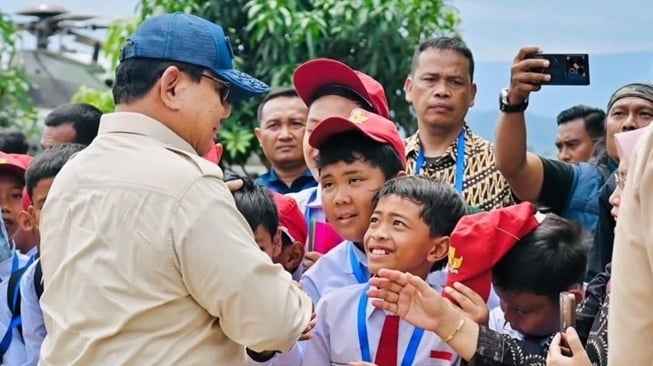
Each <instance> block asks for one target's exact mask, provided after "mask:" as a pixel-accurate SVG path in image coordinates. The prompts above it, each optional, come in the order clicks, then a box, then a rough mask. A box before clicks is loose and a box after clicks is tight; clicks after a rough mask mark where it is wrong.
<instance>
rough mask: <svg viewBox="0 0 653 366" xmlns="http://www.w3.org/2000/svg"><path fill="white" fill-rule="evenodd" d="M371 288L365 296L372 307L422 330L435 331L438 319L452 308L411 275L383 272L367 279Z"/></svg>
mask: <svg viewBox="0 0 653 366" xmlns="http://www.w3.org/2000/svg"><path fill="white" fill-rule="evenodd" d="M370 285H371V286H373V287H371V288H370V290H369V291H368V296H369V297H370V298H371V300H372V305H374V306H375V307H377V308H379V309H383V310H387V311H389V312H391V313H394V314H396V315H399V316H400V317H402V318H403V319H404V320H406V321H407V322H409V323H410V324H412V325H414V326H416V327H419V328H422V329H425V330H429V331H435V329H436V328H437V327H438V323H439V315H440V314H442V313H443V310H444V309H446V308H447V307H449V306H452V305H451V303H449V302H448V301H447V300H445V299H444V298H443V297H442V296H441V295H440V294H439V293H438V292H437V291H435V290H434V289H432V288H431V287H430V286H429V285H428V284H427V283H426V282H424V280H422V279H421V278H419V277H417V276H415V275H412V274H410V273H402V272H399V271H394V270H388V269H382V270H380V271H379V273H378V274H377V277H372V278H371V279H370ZM374 287H376V288H374Z"/></svg>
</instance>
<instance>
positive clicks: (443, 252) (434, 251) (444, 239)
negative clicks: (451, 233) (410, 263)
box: [427, 236, 450, 263]
mask: <svg viewBox="0 0 653 366" xmlns="http://www.w3.org/2000/svg"><path fill="white" fill-rule="evenodd" d="M449 241H450V239H449V237H448V236H439V237H437V238H432V239H431V243H432V245H433V246H432V247H431V251H429V254H428V257H427V258H428V261H429V262H431V263H436V262H439V261H441V260H442V259H445V258H447V256H448V255H449Z"/></svg>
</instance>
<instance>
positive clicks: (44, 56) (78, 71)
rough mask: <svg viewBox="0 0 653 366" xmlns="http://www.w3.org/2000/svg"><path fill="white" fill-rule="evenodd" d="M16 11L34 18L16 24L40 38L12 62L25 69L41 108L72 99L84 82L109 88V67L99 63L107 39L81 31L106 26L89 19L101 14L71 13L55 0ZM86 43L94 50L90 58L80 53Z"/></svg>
mask: <svg viewBox="0 0 653 366" xmlns="http://www.w3.org/2000/svg"><path fill="white" fill-rule="evenodd" d="M16 15H19V16H21V17H31V18H32V19H30V20H26V21H23V22H16V24H17V28H18V30H19V31H22V32H27V33H29V34H31V35H32V36H34V37H35V38H36V47H35V48H34V49H27V48H26V47H23V49H21V50H20V51H19V52H18V54H17V56H16V57H15V58H14V60H12V63H15V64H18V65H20V66H22V67H23V68H24V69H25V71H26V73H27V77H28V80H29V81H30V84H31V86H32V87H31V88H30V93H29V94H30V97H31V98H32V101H33V102H34V104H35V106H36V107H37V108H38V109H39V110H50V109H52V108H55V107H57V106H59V105H61V104H66V103H69V102H70V99H71V98H72V96H73V95H74V94H75V93H76V92H77V91H78V90H79V88H80V87H81V86H87V87H91V88H94V89H98V90H107V89H108V88H109V87H110V86H111V83H112V80H110V79H109V78H107V75H108V74H107V70H106V69H105V67H103V66H102V65H101V64H100V63H99V56H100V51H101V50H102V49H103V47H104V45H103V42H102V41H100V40H97V39H95V38H93V37H91V36H89V35H86V34H84V33H82V32H80V31H83V30H87V31H88V30H90V31H94V30H98V29H106V28H107V26H106V25H102V24H95V23H89V22H88V21H89V20H91V19H94V18H97V17H98V16H95V15H90V14H75V13H71V12H70V11H69V10H68V9H66V8H65V7H63V6H60V5H56V4H51V3H39V4H33V5H29V6H27V7H26V8H23V9H21V10H19V11H18V12H16ZM55 36H59V42H53V38H54V37H55ZM66 38H72V42H73V43H75V44H76V45H75V46H77V47H70V46H69V45H67V44H66V42H64V39H66ZM56 43H58V48H57V47H56ZM68 44H70V43H68ZM80 45H81V46H82V47H79V46H80ZM83 46H86V47H90V48H91V50H92V51H91V52H90V55H86V56H87V57H86V58H87V59H84V58H83V56H84V55H82V54H80V50H79V49H80V48H83ZM88 56H90V57H88Z"/></svg>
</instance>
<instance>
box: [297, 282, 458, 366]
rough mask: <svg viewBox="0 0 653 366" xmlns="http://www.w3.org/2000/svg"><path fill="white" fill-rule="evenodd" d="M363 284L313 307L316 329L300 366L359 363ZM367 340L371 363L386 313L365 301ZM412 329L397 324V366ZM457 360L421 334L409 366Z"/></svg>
mask: <svg viewBox="0 0 653 366" xmlns="http://www.w3.org/2000/svg"><path fill="white" fill-rule="evenodd" d="M367 288H368V287H367V284H360V285H353V286H348V287H344V288H340V289H337V290H334V291H331V292H329V293H327V294H325V295H324V297H323V298H322V299H321V300H320V302H319V303H318V304H317V307H316V313H317V317H316V321H317V325H316V327H315V329H313V338H312V339H311V340H309V341H307V342H306V347H305V350H304V359H303V362H302V365H303V366H330V365H348V364H349V362H352V361H361V359H362V356H361V347H360V340H359V332H358V327H357V324H358V316H359V314H358V304H359V301H360V298H361V294H362V293H363V291H366V289H367ZM364 316H365V318H366V324H367V338H368V341H369V350H370V355H371V357H372V360H371V361H372V362H373V361H374V357H375V355H376V353H377V349H378V345H379V340H380V338H381V332H382V329H383V324H384V322H385V318H386V313H385V312H384V311H383V310H379V309H376V308H375V307H374V306H372V303H371V301H368V303H367V306H366V307H365V315H364ZM414 330H415V327H413V326H412V325H410V324H409V323H407V322H405V321H403V320H400V322H399V336H398V345H397V363H398V364H400V363H401V361H402V359H403V357H404V355H405V353H406V349H407V347H408V343H409V341H410V338H411V336H412V334H413V331H414ZM459 363H460V358H459V356H458V355H457V354H456V353H455V351H454V350H453V349H452V348H451V347H449V345H447V344H446V343H444V342H443V341H442V340H441V339H440V337H438V336H437V335H436V334H435V333H433V332H428V331H424V333H423V335H422V339H421V341H420V342H419V346H418V347H417V350H416V353H415V359H414V361H413V363H412V365H415V366H445V365H458V364H459Z"/></svg>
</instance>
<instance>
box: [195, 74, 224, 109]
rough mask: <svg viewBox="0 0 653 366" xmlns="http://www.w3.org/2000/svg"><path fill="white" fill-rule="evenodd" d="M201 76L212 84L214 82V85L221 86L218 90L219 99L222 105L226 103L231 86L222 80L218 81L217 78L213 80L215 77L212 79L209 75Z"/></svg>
mask: <svg viewBox="0 0 653 366" xmlns="http://www.w3.org/2000/svg"><path fill="white" fill-rule="evenodd" d="M202 76H203V77H205V78H207V79H209V80H212V81H213V82H215V83H216V84H218V85H220V86H221V88H220V99H221V100H222V103H226V102H227V98H229V91H231V84H229V83H228V82H226V81H224V80H220V79H218V78H215V77H213V76H211V75H206V74H202Z"/></svg>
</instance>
